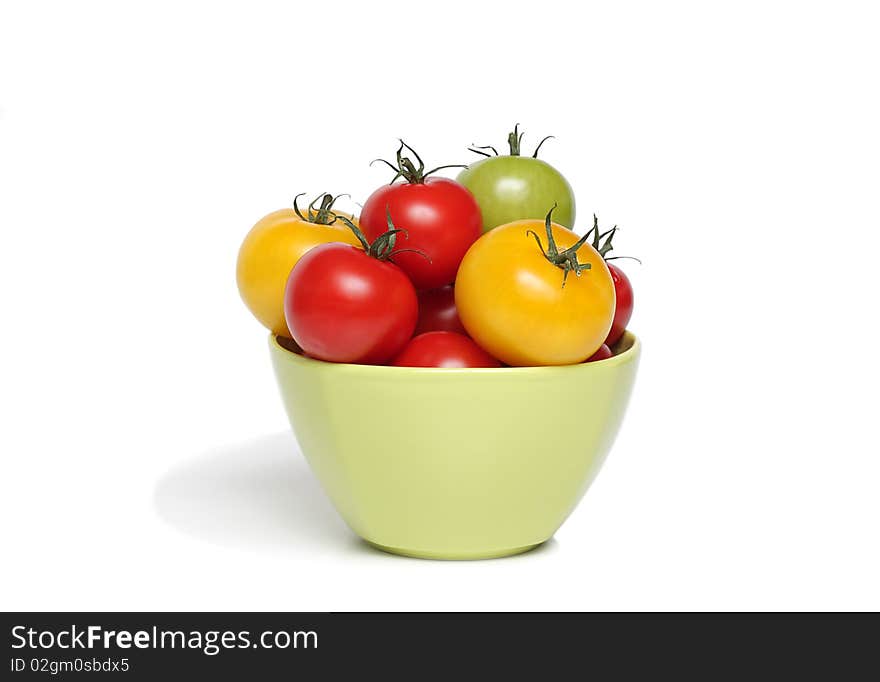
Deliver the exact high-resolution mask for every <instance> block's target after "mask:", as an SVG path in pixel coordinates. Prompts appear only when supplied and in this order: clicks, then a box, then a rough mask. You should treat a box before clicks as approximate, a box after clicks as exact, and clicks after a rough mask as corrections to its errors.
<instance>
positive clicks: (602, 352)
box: [584, 343, 614, 362]
mask: <svg viewBox="0 0 880 682" xmlns="http://www.w3.org/2000/svg"><path fill="white" fill-rule="evenodd" d="M613 357H614V353H612V352H611V349H610V348H609V347H608V346H607V345H606V344H604V343H603V344H602V345H601V346H599V350H597V351H596V352H595V353H593V354H592V355H591V356H590V357H588V358H587V359H586V360H584V362H596V360H607V359H608V358H613Z"/></svg>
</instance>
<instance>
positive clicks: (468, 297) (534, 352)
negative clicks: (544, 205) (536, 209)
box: [455, 209, 615, 366]
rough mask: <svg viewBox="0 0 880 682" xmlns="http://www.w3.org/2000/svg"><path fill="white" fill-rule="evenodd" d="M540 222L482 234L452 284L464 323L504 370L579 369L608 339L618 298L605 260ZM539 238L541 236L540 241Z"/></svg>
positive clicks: (568, 233)
mask: <svg viewBox="0 0 880 682" xmlns="http://www.w3.org/2000/svg"><path fill="white" fill-rule="evenodd" d="M551 215H552V209H551V211H550V213H548V214H547V217H546V218H545V220H544V221H543V222H542V221H539V220H519V221H516V222H513V223H508V224H507V225H502V226H501V227H497V228H495V229H494V230H491V231H489V232H487V233H486V234H484V235H483V236H482V237H480V239H479V240H478V241H477V242H476V243H475V244H474V245H473V246H472V247H471V248H470V249H469V250H468V252H467V254H466V255H465V257H464V259H463V260H462V263H461V267H460V269H459V272H458V277H457V279H456V281H455V303H456V306H457V307H458V314H459V317H460V318H461V321H462V324H463V325H464V327H465V329H467V331H468V333H469V334H470V336H471V337H472V338H473V339H474V340H475V341H476V342H477V343H478V344H479V345H480V346H482V347H483V348H484V349H486V351H488V352H489V353H490V354H492V355H493V356H494V357H496V358H498V359H499V360H501V361H502V362H505V363H507V364H509V365H517V366H532V365H566V364H575V363H579V362H583V361H584V360H586V359H587V358H589V357H590V356H591V355H593V353H595V352H596V350H598V348H599V346H601V345H602V343H603V342H604V341H605V338H606V337H607V336H608V331H609V329H610V328H611V322H612V319H613V317H614V307H615V293H614V282H613V281H612V279H611V273H610V272H609V270H608V266H607V265H606V264H605V261H604V260H603V258H602V256H601V255H599V253H598V252H597V251H596V250H595V249H594V248H593V247H592V246H590V245H589V244H588V243H586V239H587V235H585V236H584V237H582V238H580V239H578V236H577V235H576V234H575V233H574V232H572V231H571V230H568V229H566V228H564V227H562V226H561V225H557V224H555V223H552V222H551ZM542 235H543V236H542Z"/></svg>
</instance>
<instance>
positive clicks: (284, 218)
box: [236, 194, 359, 336]
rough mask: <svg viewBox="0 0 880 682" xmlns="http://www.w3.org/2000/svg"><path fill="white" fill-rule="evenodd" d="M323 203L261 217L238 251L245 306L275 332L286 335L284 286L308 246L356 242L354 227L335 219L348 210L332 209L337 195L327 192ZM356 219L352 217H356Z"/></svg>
mask: <svg viewBox="0 0 880 682" xmlns="http://www.w3.org/2000/svg"><path fill="white" fill-rule="evenodd" d="M319 199H321V207H320V208H318V209H315V208H314V205H315V203H316V202H317V201H318V199H316V200H315V201H313V202H312V204H311V205H310V206H309V208H308V211H307V213H305V214H304V213H302V212H301V211H300V210H299V207H297V206H296V199H294V208H283V209H281V210H280V211H275V212H274V213H270V214H269V215H267V216H265V217H264V218H263V219H261V220H260V221H259V222H258V223H257V224H256V225H254V227H253V228H252V229H251V231H250V232H248V234H247V236H246V237H245V239H244V242H243V243H242V245H241V248H240V249H239V252H238V263H237V266H236V278H237V280H238V291H239V293H240V294H241V298H242V299H243V300H244V302H245V305H247V307H248V308H249V309H250V311H251V312H252V313H253V314H254V317H256V318H257V319H258V320H259V321H260V322H261V323H262V324H263V326H264V327H266V328H267V329H270V330H271V331H272V333H273V334H277V335H280V336H287V335H288V330H287V323H286V322H285V321H284V286H285V283H286V282H287V277H288V275H290V271H291V270H292V269H293V266H294V265H296V263H297V261H299V259H300V258H302V256H303V254H305V253H306V252H307V251H308V250H309V249H312V248H314V247H315V246H318V245H319V244H326V243H328V242H344V243H347V244H352V245H358V244H359V242H358V240H357V238H356V237H355V236H354V234H352V232H351V230H349V229H348V228H347V227H345V226H344V225H342V223H340V222H337V218H338V216H340V215H343V216H345V217H347V218H349V219H352V218H351V217H350V216H347V215H346V214H342V213H338V212H334V211H333V210H332V209H333V202H334V197H332V196H331V195H329V194H325V195H323V196H322V197H319ZM352 220H353V219H352Z"/></svg>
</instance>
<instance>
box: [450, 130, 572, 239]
mask: <svg viewBox="0 0 880 682" xmlns="http://www.w3.org/2000/svg"><path fill="white" fill-rule="evenodd" d="M521 139H522V133H519V132H518V129H517V128H515V129H514V131H513V132H512V133H511V134H510V136H509V137H508V142H509V144H510V151H511V154H510V156H490V157H489V158H486V159H482V160H480V161H477V162H476V163H474V164H472V165H471V166H469V167H468V168H466V169H465V170H463V171H462V172H461V173H460V174H459V175H458V178H457V179H458V182H460V183H461V184H462V185H464V186H465V187H467V188H468V189H469V190H470V191H471V193H472V194H473V195H474V197H476V199H477V203H478V204H479V205H480V211H481V212H482V214H483V232H488V231H489V230H491V229H493V228H495V227H498V226H499V225H505V224H506V223H510V222H513V221H514V220H525V219H536V220H543V219H544V216H546V215H547V211H549V210H550V209H551V208H552V207H553V204H554V203H555V204H556V210H555V211H554V212H553V220H554V222H556V223H559V224H560V225H563V226H565V227H568V228H571V227H573V226H574V218H575V205H574V192H573V191H572V189H571V185H569V184H568V181H567V180H566V179H565V178H564V177H563V175H562V173H560V172H559V171H558V170H556V169H555V168H554V167H553V166H551V165H550V164H549V163H547V162H546V161H542V160H541V159H538V158H534V157H531V156H520V155H519V143H520V140H521ZM545 139H546V138H545ZM538 147H539V148H540V145H538ZM477 149H492V148H491V147H480V148H477ZM477 149H474V151H477ZM493 151H494V149H493ZM477 153H479V154H484V155H486V153H485V152H482V151H477ZM535 153H536V154H537V150H536V151H535Z"/></svg>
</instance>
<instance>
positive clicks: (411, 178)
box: [370, 140, 467, 185]
mask: <svg viewBox="0 0 880 682" xmlns="http://www.w3.org/2000/svg"><path fill="white" fill-rule="evenodd" d="M404 149H408V150H409V151H410V152H411V153H412V155H413V156H414V157H416V161H417V162H418V164H419V165H418V167H416V165H415V164H414V163H413V162H412V159H410V158H409V157H408V156H404V155H403V150H404ZM396 157H397V158H396V160H397V165H396V166H395V165H394V164H393V163H391V162H390V161H386V160H385V159H373V160H372V161H371V162H370V165H371V166H372V165H373V164H374V163H376V162H377V161H379V162H381V163H384V164H385V165H386V166H388V167H389V168H390V169H391V170H393V171H394V177H393V178H391V182H389V183H388V184H389V185H393V184H394V181H395V180H397V178H403V179H404V180H405V181H406V182H408V183H409V184H411V185H421V184H424V182H425V178H427V177H428V176H429V175H431V174H433V173H436V172H437V171H438V170H443V169H444V168H467V166H466V165H464V164H460V163H455V164H448V165H446V166H437V167H436V168H432V169H431V170H429V171H426V170H425V163H424V161H422V157H420V156H419V155H418V153H416V150H415V149H413V148H412V147H410V146H409V145H408V144H407V143H406V142H404V141H403V140H400V147H398V148H397V154H396Z"/></svg>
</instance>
